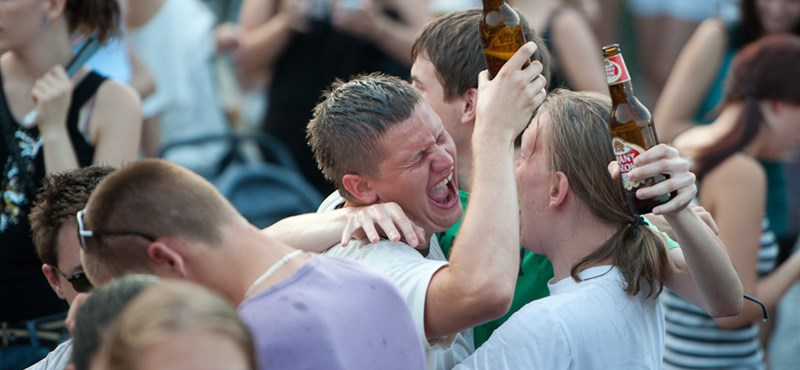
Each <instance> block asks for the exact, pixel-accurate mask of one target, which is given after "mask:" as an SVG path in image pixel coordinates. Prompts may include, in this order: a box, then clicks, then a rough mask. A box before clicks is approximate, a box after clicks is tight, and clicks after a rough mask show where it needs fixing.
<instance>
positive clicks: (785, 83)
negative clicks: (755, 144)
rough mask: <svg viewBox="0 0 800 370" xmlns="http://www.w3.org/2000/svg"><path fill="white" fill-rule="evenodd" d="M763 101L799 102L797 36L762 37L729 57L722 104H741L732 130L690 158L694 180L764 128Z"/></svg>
mask: <svg viewBox="0 0 800 370" xmlns="http://www.w3.org/2000/svg"><path fill="white" fill-rule="evenodd" d="M764 100H771V101H782V102H788V103H792V104H800V37H797V36H794V35H790V34H779V35H769V36H765V37H764V38H763V39H761V40H759V41H756V42H754V43H752V44H750V45H748V46H747V47H745V48H744V49H742V51H741V52H739V53H738V54H737V55H736V57H735V58H734V59H733V63H732V64H731V71H730V74H729V75H728V79H727V81H726V85H725V97H724V99H723V103H722V104H723V105H722V106H723V108H724V107H725V106H726V105H729V104H733V103H737V104H738V103H742V104H743V105H744V107H743V110H742V114H741V115H740V116H739V119H738V120H737V122H736V126H735V128H734V129H733V130H731V131H730V132H728V133H727V134H725V135H724V136H722V137H721V138H720V139H719V140H717V141H716V142H715V143H713V144H711V145H709V146H707V147H704V148H702V149H700V150H698V152H697V154H696V155H695V157H694V161H695V163H694V165H695V167H694V172H695V174H696V175H697V178H698V179H700V178H702V177H703V176H704V175H706V174H708V173H709V172H711V170H712V169H714V167H716V166H717V165H719V164H720V163H722V162H723V161H724V160H725V159H727V158H728V157H730V156H731V155H733V154H734V153H736V152H738V151H740V150H741V149H742V148H744V147H745V146H747V144H749V143H750V142H751V141H752V140H753V139H754V138H755V137H756V136H757V135H758V133H759V131H761V130H762V129H764V128H765V126H764V117H763V115H762V113H761V109H760V108H759V102H760V101H764Z"/></svg>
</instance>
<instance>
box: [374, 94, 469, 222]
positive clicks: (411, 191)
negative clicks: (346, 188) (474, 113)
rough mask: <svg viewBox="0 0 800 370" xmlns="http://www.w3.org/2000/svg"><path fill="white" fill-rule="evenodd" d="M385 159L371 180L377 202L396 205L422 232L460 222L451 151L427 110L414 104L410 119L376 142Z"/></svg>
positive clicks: (453, 151)
mask: <svg viewBox="0 0 800 370" xmlns="http://www.w3.org/2000/svg"><path fill="white" fill-rule="evenodd" d="M380 145H382V146H383V149H384V150H385V153H387V154H386V157H385V158H384V159H383V161H382V162H381V163H380V164H379V165H378V170H379V175H378V178H377V179H371V181H372V186H373V189H374V191H375V192H376V194H377V196H378V202H396V203H398V204H399V205H400V207H402V208H403V210H404V211H405V212H406V214H408V215H409V217H410V218H411V219H413V220H414V221H415V222H417V224H418V225H420V226H421V227H422V228H423V229H425V231H427V232H428V233H434V232H440V231H444V230H447V229H448V228H450V226H452V225H453V224H454V223H455V222H456V221H458V219H460V218H461V213H462V211H461V201H460V199H459V197H458V193H457V190H456V183H457V178H456V173H455V164H456V163H455V158H456V147H455V144H454V143H453V140H452V139H451V138H450V135H449V134H448V133H447V131H445V129H444V127H442V123H441V121H440V120H439V117H438V116H437V115H436V113H434V112H433V110H432V109H431V107H430V106H429V105H428V104H427V103H425V102H421V103H419V104H417V106H416V108H415V109H414V112H413V113H412V114H411V117H409V119H407V120H406V121H404V122H402V123H400V124H398V125H396V126H394V127H392V128H391V129H389V130H388V131H387V132H386V133H384V135H383V137H382V138H381V140H380Z"/></svg>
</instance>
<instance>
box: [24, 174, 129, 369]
mask: <svg viewBox="0 0 800 370" xmlns="http://www.w3.org/2000/svg"><path fill="white" fill-rule="evenodd" d="M111 171H113V168H111V167H106V166H93V167H86V168H80V169H75V170H70V171H66V172H62V173H58V174H55V175H51V176H48V177H46V178H45V179H44V181H43V183H42V187H41V188H40V189H39V193H38V195H37V197H36V202H35V203H34V206H33V209H32V210H31V213H30V221H31V232H32V234H33V243H34V245H35V246H36V253H37V254H38V255H39V258H40V259H41V260H42V273H43V274H44V276H45V277H46V278H47V282H48V283H50V287H51V288H53V292H55V293H56V295H57V296H58V297H59V298H61V299H63V300H66V301H67V303H68V304H70V305H72V302H73V301H74V300H75V297H76V296H77V295H78V294H80V293H86V292H88V291H89V290H91V289H92V284H91V283H90V282H89V279H88V278H87V277H86V274H85V273H84V272H83V267H82V266H81V260H80V245H79V241H78V234H77V231H76V223H75V214H76V212H77V211H78V210H81V209H83V207H84V206H85V205H86V201H87V200H88V199H89V195H90V194H91V192H92V191H93V190H94V188H95V187H96V186H97V184H98V183H99V182H100V180H102V179H103V178H105V177H106V175H108V174H109V173H111ZM54 334H55V333H54ZM57 334H59V335H57V336H56V338H53V340H58V339H60V337H61V336H60V333H57ZM29 335H30V333H29ZM35 335H37V336H38V337H42V336H45V337H48V336H52V335H53V334H50V333H49V332H48V331H46V330H45V331H37V333H36V334H35ZM71 352H72V343H71V340H67V341H65V342H64V343H62V344H61V345H59V346H58V347H57V348H56V349H55V350H53V351H52V352H50V354H49V355H48V356H47V357H46V358H44V359H43V360H42V361H40V362H38V363H37V364H35V365H33V366H32V367H31V368H30V369H63V368H64V366H66V364H67V362H68V361H69V357H70V353H71Z"/></svg>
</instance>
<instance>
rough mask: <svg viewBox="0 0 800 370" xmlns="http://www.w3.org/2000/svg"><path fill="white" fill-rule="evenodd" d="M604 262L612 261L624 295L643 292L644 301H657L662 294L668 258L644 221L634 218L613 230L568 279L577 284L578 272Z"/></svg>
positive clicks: (640, 218)
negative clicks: (622, 286)
mask: <svg viewBox="0 0 800 370" xmlns="http://www.w3.org/2000/svg"><path fill="white" fill-rule="evenodd" d="M608 258H611V259H612V260H614V265H615V266H617V268H618V269H619V271H620V273H621V274H622V277H623V278H624V279H625V293H628V294H629V295H632V296H634V295H636V294H638V293H639V291H641V290H642V289H643V288H647V289H648V293H647V297H651V296H653V297H658V295H659V294H661V292H662V291H663V290H664V281H665V280H666V278H667V274H669V263H670V262H669V256H668V255H667V250H666V248H665V247H664V239H663V238H662V237H661V235H658V234H657V233H655V232H654V231H653V230H652V229H651V228H650V227H649V226H648V225H647V223H646V222H645V220H644V217H642V216H638V217H637V218H635V219H634V220H632V221H631V222H629V223H627V224H625V225H623V226H621V227H620V228H619V229H617V232H615V233H614V235H613V236H611V238H609V239H608V240H606V242H605V243H604V244H603V245H602V246H601V247H600V248H599V249H598V250H596V251H595V252H594V253H592V254H590V255H588V256H586V257H584V258H583V259H581V260H580V261H578V263H576V264H575V265H573V266H572V269H571V270H570V275H572V278H573V279H575V281H581V279H580V277H578V272H580V271H581V270H583V269H584V267H585V266H587V265H590V264H592V263H595V262H599V261H603V260H606V259H608Z"/></svg>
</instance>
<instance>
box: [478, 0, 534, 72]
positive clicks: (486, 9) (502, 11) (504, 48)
mask: <svg viewBox="0 0 800 370" xmlns="http://www.w3.org/2000/svg"><path fill="white" fill-rule="evenodd" d="M480 33H481V43H482V44H483V55H484V56H485V57H486V67H487V68H488V69H489V78H494V76H495V75H497V72H498V71H500V68H502V67H503V65H504V64H505V63H506V61H507V60H509V59H511V56H513V55H514V53H515V52H517V50H518V49H519V48H520V47H522V45H525V34H524V33H523V32H522V22H521V20H520V18H519V14H517V12H516V11H515V10H514V9H513V8H511V6H509V5H508V4H506V2H505V1H504V0H483V15H482V16H481V23H480Z"/></svg>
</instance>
